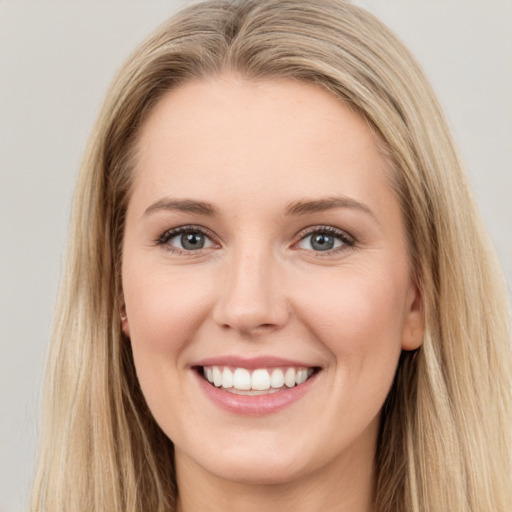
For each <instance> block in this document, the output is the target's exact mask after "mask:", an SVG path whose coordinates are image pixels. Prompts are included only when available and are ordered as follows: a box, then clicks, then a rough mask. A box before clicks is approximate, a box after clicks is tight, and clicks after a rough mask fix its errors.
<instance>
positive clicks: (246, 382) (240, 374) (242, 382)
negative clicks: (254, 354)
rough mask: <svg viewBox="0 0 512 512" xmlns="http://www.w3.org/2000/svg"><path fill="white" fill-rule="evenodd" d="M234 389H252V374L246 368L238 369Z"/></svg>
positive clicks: (235, 374)
mask: <svg viewBox="0 0 512 512" xmlns="http://www.w3.org/2000/svg"><path fill="white" fill-rule="evenodd" d="M233 387H234V388H236V389H241V390H246V391H248V390H249V389H251V374H250V373H249V371H248V370H246V369H245V368H237V369H236V370H235V373H234V375H233Z"/></svg>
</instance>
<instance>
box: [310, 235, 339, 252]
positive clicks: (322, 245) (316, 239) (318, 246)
mask: <svg viewBox="0 0 512 512" xmlns="http://www.w3.org/2000/svg"><path fill="white" fill-rule="evenodd" d="M311 246H312V247H313V249H315V250H317V251H328V250H329V249H332V248H333V247H334V238H333V237H332V236H330V235H326V234H318V235H314V236H313V238H312V239H311Z"/></svg>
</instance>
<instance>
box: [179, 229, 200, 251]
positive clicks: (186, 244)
mask: <svg viewBox="0 0 512 512" xmlns="http://www.w3.org/2000/svg"><path fill="white" fill-rule="evenodd" d="M181 245H182V247H183V248H184V249H189V250H194V249H202V248H203V246H204V236H203V235H201V234H200V233H184V234H183V235H181Z"/></svg>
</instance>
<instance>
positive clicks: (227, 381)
mask: <svg viewBox="0 0 512 512" xmlns="http://www.w3.org/2000/svg"><path fill="white" fill-rule="evenodd" d="M222 387H223V388H232V387H233V372H232V371H231V370H230V369H229V368H227V367H226V368H224V370H223V372H222Z"/></svg>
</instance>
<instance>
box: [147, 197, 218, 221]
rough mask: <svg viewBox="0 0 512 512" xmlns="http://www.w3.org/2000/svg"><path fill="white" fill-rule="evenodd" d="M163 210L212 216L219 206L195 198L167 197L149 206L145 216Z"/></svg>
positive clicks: (215, 213) (216, 212)
mask: <svg viewBox="0 0 512 512" xmlns="http://www.w3.org/2000/svg"><path fill="white" fill-rule="evenodd" d="M161 210H164V211H180V212H188V213H199V214H201V215H208V216H210V217H214V216H216V215H217V214H218V211H217V208H215V207H214V206H213V205H212V204H210V203H206V202H204V201H195V200H193V199H173V198H170V197H166V198H163V199H160V200H158V201H156V202H155V203H153V204H152V205H150V206H148V207H147V208H146V209H145V210H144V216H145V215H150V214H151V213H154V212H157V211H161Z"/></svg>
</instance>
